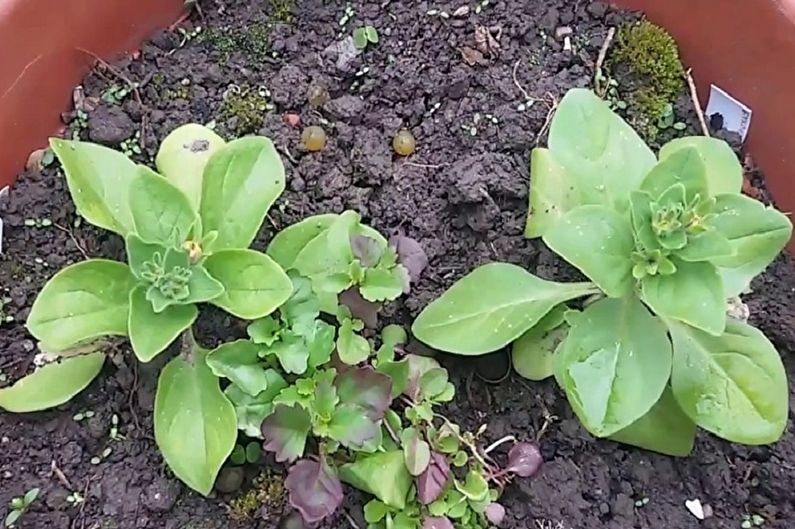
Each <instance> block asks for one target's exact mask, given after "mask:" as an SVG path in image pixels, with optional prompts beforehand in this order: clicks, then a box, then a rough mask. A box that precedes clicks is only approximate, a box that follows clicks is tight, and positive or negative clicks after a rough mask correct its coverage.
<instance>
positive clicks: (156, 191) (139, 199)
mask: <svg viewBox="0 0 795 529" xmlns="http://www.w3.org/2000/svg"><path fill="white" fill-rule="evenodd" d="M129 193H130V208H131V209H132V216H133V225H134V226H135V233H136V234H137V235H138V236H139V237H140V238H141V239H143V240H144V241H147V242H156V243H161V244H165V245H168V246H175V247H179V246H181V245H182V243H183V242H184V241H186V240H187V238H188V234H190V230H191V228H193V224H194V222H196V212H195V211H194V210H193V208H192V207H191V204H190V201H189V200H188V198H187V197H186V196H185V194H184V193H183V192H182V191H180V190H179V189H177V188H176V187H174V186H173V185H171V184H170V183H169V182H168V180H166V179H165V178H163V177H162V176H160V175H159V174H157V173H152V172H149V173H141V174H139V175H138V176H137V177H136V178H134V179H133V181H132V182H131V183H130V190H129Z"/></svg>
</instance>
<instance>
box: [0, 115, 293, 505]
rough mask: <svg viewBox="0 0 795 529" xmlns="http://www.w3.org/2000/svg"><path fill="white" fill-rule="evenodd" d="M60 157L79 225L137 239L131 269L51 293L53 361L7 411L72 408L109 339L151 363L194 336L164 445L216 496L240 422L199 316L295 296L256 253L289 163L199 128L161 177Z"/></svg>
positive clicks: (174, 137) (173, 378)
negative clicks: (210, 360)
mask: <svg viewBox="0 0 795 529" xmlns="http://www.w3.org/2000/svg"><path fill="white" fill-rule="evenodd" d="M50 144H51V147H52V150H53V152H54V153H55V154H56V156H57V157H58V159H59V160H60V162H61V164H62V165H63V168H64V172H65V175H66V181H67V183H68V187H69V191H70V193H71V195H72V199H73V201H74V204H75V206H76V208H77V212H78V213H79V214H80V215H81V216H82V217H83V218H84V219H86V220H87V221H88V222H90V223H91V224H94V225H95V226H98V227H101V228H104V229H107V230H110V231H112V232H114V233H116V234H117V235H119V236H120V237H122V238H123V239H124V241H125V246H126V255H127V263H123V262H117V261H111V260H107V259H88V260H86V261H83V262H79V263H77V264H73V265H71V266H68V267H66V268H64V269H63V270H61V271H60V272H58V273H56V274H55V275H54V276H53V277H52V278H51V279H50V280H49V281H48V282H47V283H46V284H45V286H44V287H43V289H42V290H41V292H40V293H39V295H38V297H37V298H36V300H35V302H34V303H33V307H32V308H31V311H30V314H29V316H28V320H27V328H28V330H29V331H30V333H31V334H32V335H33V336H34V337H36V338H37V339H38V340H39V346H40V349H41V350H42V351H45V352H46V353H48V356H49V357H50V358H51V359H52V360H53V361H52V362H51V363H48V364H47V365H45V366H44V367H42V368H40V369H38V370H36V371H35V372H33V373H32V374H30V375H28V376H26V377H24V378H22V379H20V380H19V381H17V382H16V383H15V384H14V385H12V386H10V387H8V388H4V389H0V408H4V409H6V410H8V411H12V412H31V411H36V410H42V409H46V408H51V407H53V406H57V405H59V404H62V403H64V402H66V401H68V400H69V399H71V398H72V397H73V396H74V395H75V394H77V393H78V392H79V391H81V390H82V389H83V388H85V387H86V386H87V385H88V384H89V383H90V382H91V380H93V379H94V377H96V376H97V374H98V373H99V372H100V370H101V368H102V365H103V363H104V360H105V355H106V353H105V351H106V350H108V349H109V347H108V346H109V343H110V342H111V341H112V340H111V339H109V337H128V338H129V341H130V344H131V346H132V350H133V352H134V353H135V355H136V356H137V357H138V359H139V360H140V361H142V362H149V361H151V360H152V359H153V358H155V357H156V356H157V355H158V354H160V353H162V352H163V351H164V350H165V349H166V348H167V347H168V346H169V345H170V344H172V343H173V342H174V341H175V340H176V339H177V337H179V336H180V335H182V336H183V340H182V350H181V353H180V354H179V355H178V356H176V357H175V358H173V359H172V360H170V361H169V362H168V364H167V365H166V366H165V368H164V369H163V370H162V372H161V374H160V378H159V382H158V389H157V396H156V399H155V417H154V423H155V438H156V440H157V443H158V445H159V447H160V449H161V451H162V453H163V456H164V458H165V460H166V462H167V463H168V464H169V466H170V467H171V469H172V470H173V471H174V473H175V474H176V475H177V476H178V477H179V478H181V479H182V480H183V481H185V483H187V484H188V485H189V486H191V487H192V488H194V489H196V490H197V491H199V492H202V493H203V494H208V493H209V492H210V490H211V488H212V485H213V483H214V480H215V476H216V474H217V472H218V470H219V468H220V467H221V465H222V463H223V462H224V460H225V459H226V458H227V456H229V454H230V453H231V451H232V450H233V448H234V445H235V440H236V422H237V421H236V416H235V409H234V406H233V405H232V403H230V402H229V400H228V399H227V398H226V397H225V396H224V394H223V392H222V391H221V389H220V386H219V379H218V377H217V376H216V375H215V374H214V373H213V371H212V370H211V369H210V368H209V367H208V365H207V364H206V362H205V357H206V356H207V353H208V351H206V350H204V349H202V348H201V347H199V346H198V345H197V344H196V343H195V342H194V340H193V337H192V334H191V326H192V324H193V322H194V321H195V320H196V318H197V316H198V314H199V310H198V307H197V304H199V303H203V302H206V303H210V304H212V305H215V306H217V307H220V308H221V309H223V310H225V311H227V312H229V313H230V314H232V315H234V316H236V317H239V318H244V319H256V318H262V317H265V316H267V315H269V314H270V313H272V312H273V311H274V310H276V308H278V307H279V306H280V305H281V304H282V303H284V302H285V301H286V300H287V299H288V298H289V297H290V295H291V294H292V282H291V281H290V278H289V277H288V276H287V274H286V273H285V272H284V270H283V269H282V268H281V266H279V265H278V264H277V263H276V262H275V261H274V260H273V259H272V258H271V257H269V256H268V255H266V254H264V253H261V252H258V251H255V250H251V249H249V248H248V246H249V245H250V244H251V242H252V241H253V240H254V237H255V236H256V234H257V232H258V230H259V228H260V225H261V224H262V221H263V219H264V218H265V215H266V214H267V211H268V209H269V208H270V207H271V205H272V204H273V202H274V201H275V200H276V199H277V198H278V197H279V195H280V194H281V193H282V191H283V190H284V186H285V176H284V167H283V166H282V162H281V160H280V158H279V156H278V153H277V152H276V149H275V148H274V146H273V144H272V143H271V141H270V140H269V139H267V138H263V137H246V138H242V139H238V140H235V141H232V142H229V143H225V142H224V141H223V140H222V139H221V138H220V137H218V136H217V135H215V133H213V132H212V131H210V130H209V129H206V128H204V127H201V126H199V125H186V126H184V127H180V128H179V129H177V130H175V131H174V132H173V133H172V134H171V135H169V136H168V137H167V138H166V139H165V140H164V141H163V144H162V146H161V148H160V151H159V153H158V155H157V159H156V165H157V168H158V170H159V171H160V173H157V172H155V171H153V170H152V169H150V168H148V167H145V166H142V165H138V164H135V163H134V162H132V161H131V160H130V159H129V158H127V157H126V156H125V155H123V154H121V153H119V152H117V151H114V150H112V149H108V148H105V147H101V146H98V145H94V144H90V143H82V142H77V141H66V140H61V139H53V140H51V142H50Z"/></svg>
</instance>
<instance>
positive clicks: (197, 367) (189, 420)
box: [154, 348, 237, 496]
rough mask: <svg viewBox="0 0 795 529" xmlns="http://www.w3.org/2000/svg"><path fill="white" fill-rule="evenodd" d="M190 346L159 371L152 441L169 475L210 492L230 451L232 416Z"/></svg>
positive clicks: (197, 352)
mask: <svg viewBox="0 0 795 529" xmlns="http://www.w3.org/2000/svg"><path fill="white" fill-rule="evenodd" d="M206 355H207V351H205V350H203V349H199V348H194V349H193V350H192V351H191V358H190V359H189V360H187V359H185V358H183V357H182V356H178V357H175V358H174V359H173V360H171V361H170V362H169V363H168V364H167V365H166V367H165V368H163V370H162V371H161V372H160V378H159V379H158V383H157V395H156V397H155V413H154V423H155V440H156V441H157V446H158V447H160V451H161V452H162V454H163V458H164V459H165V460H166V463H168V466H169V467H170V468H171V470H172V471H173V472H174V474H175V475H176V476H177V477H178V478H180V479H181V480H182V481H184V482H185V483H186V484H187V485H188V486H190V487H191V488H192V489H194V490H196V491H198V492H200V493H202V494H204V495H205V496H206V495H207V494H209V493H210V491H211V490H212V488H213V484H214V483H215V478H216V476H217V475H218V471H219V470H220V469H221V466H222V465H223V463H224V461H226V459H227V458H228V457H229V454H231V453H232V450H233V449H234V447H235V440H236V439H237V419H236V416H235V409H234V407H233V406H232V403H230V402H229V400H228V399H227V398H226V396H225V395H224V394H223V392H221V389H220V388H219V387H218V378H216V376H215V375H213V373H212V371H210V368H209V367H207V363H206V360H205V359H206Z"/></svg>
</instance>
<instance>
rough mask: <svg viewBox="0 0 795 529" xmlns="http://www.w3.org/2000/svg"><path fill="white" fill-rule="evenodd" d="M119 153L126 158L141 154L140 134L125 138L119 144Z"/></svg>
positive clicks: (136, 133)
mask: <svg viewBox="0 0 795 529" xmlns="http://www.w3.org/2000/svg"><path fill="white" fill-rule="evenodd" d="M119 148H120V149H121V152H123V153H124V154H125V155H126V156H127V157H128V158H132V157H133V156H134V155H136V154H141V153H142V152H143V151H142V150H141V133H140V132H138V131H136V132H135V134H133V135H132V136H131V137H130V138H127V139H126V140H124V141H123V142H121V144H119Z"/></svg>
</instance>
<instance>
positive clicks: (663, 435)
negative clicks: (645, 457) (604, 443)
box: [610, 387, 696, 457]
mask: <svg viewBox="0 0 795 529" xmlns="http://www.w3.org/2000/svg"><path fill="white" fill-rule="evenodd" d="M610 439H612V440H614V441H618V442H619V443H625V444H629V445H633V446H639V447H640V448H644V449H646V450H652V451H654V452H659V453H661V454H665V455H669V456H679V457H684V456H686V455H689V454H690V452H691V451H692V450H693V443H694V442H695V440H696V424H695V423H694V422H693V421H692V420H690V417H688V416H687V415H685V413H684V412H683V411H682V408H680V407H679V404H678V403H677V402H676V399H675V398H674V394H673V392H672V391H671V388H670V387H666V388H665V391H663V394H662V397H660V400H658V401H657V402H656V403H655V404H654V406H653V407H652V409H651V410H650V411H649V413H647V414H646V415H644V416H643V417H641V418H640V419H638V420H637V421H635V422H633V423H632V424H630V425H629V426H627V427H626V428H624V429H623V430H621V431H619V432H616V433H614V434H613V435H611V436H610Z"/></svg>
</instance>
